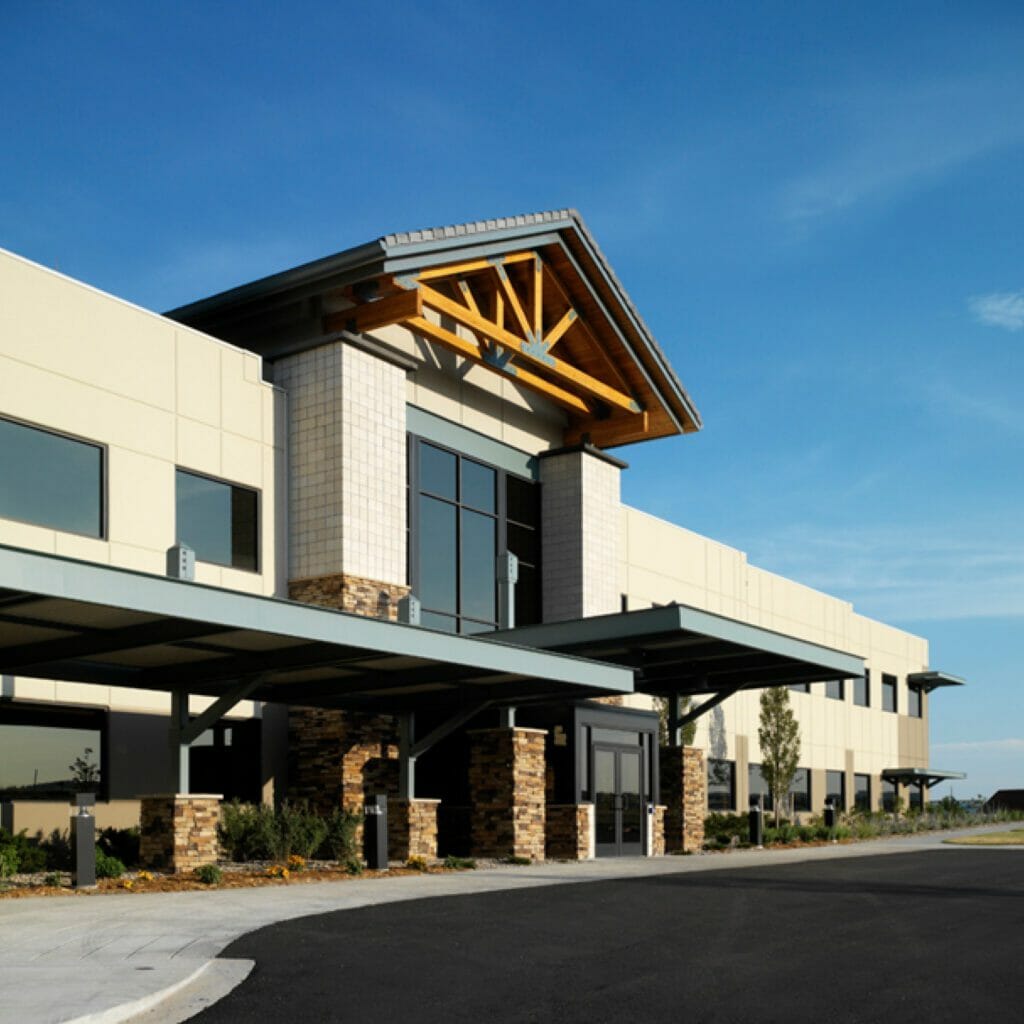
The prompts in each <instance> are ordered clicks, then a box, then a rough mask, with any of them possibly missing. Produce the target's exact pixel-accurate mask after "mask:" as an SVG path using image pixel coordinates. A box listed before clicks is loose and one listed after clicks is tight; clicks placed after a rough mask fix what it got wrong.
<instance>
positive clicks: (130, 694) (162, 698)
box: [110, 686, 171, 715]
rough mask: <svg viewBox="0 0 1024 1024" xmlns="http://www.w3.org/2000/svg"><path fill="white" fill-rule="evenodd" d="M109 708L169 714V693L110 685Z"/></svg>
mask: <svg viewBox="0 0 1024 1024" xmlns="http://www.w3.org/2000/svg"><path fill="white" fill-rule="evenodd" d="M110 709H111V711H137V712H142V713H144V714H156V715H169V714H170V713H171V695H170V694H169V693H161V692H159V691H158V690H139V689H136V688H135V687H129V686H111V687H110Z"/></svg>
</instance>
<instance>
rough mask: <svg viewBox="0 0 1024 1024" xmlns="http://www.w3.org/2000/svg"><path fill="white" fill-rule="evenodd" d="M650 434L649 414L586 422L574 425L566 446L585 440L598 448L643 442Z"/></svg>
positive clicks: (568, 435)
mask: <svg viewBox="0 0 1024 1024" xmlns="http://www.w3.org/2000/svg"><path fill="white" fill-rule="evenodd" d="M649 434H650V419H649V417H648V414H647V413H646V412H645V413H642V414H641V415H640V416H631V417H629V418H626V417H621V418H619V417H615V418H612V419H610V420H584V421H582V422H577V423H574V424H573V425H572V426H571V427H570V429H569V430H568V431H566V435H565V443H566V444H579V443H580V442H581V441H583V440H584V439H585V438H589V440H590V443H591V444H593V445H595V446H596V447H598V448H605V447H610V446H611V445H616V444H627V443H628V442H630V441H643V440H644V439H645V438H646V437H648V436H649Z"/></svg>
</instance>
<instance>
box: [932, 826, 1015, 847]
mask: <svg viewBox="0 0 1024 1024" xmlns="http://www.w3.org/2000/svg"><path fill="white" fill-rule="evenodd" d="M946 842H947V843H952V844H955V845H956V846H1024V828H1011V829H1010V830H1009V831H1008V832H988V833H986V834H985V835H981V836H961V837H960V838H959V839H947V840H946Z"/></svg>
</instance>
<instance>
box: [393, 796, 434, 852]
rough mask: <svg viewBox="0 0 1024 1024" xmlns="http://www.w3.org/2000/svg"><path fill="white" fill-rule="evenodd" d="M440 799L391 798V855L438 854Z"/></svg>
mask: <svg viewBox="0 0 1024 1024" xmlns="http://www.w3.org/2000/svg"><path fill="white" fill-rule="evenodd" d="M440 803H441V801H440V800H424V799H416V800H399V799H397V798H392V799H390V800H388V859H389V860H400V861H406V860H408V859H409V858H410V857H425V858H426V859H427V860H435V859H436V858H437V807H438V804H440Z"/></svg>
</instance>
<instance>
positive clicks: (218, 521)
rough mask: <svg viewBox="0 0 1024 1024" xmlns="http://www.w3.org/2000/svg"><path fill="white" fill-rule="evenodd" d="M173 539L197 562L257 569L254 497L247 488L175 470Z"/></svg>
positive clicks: (257, 548) (256, 503)
mask: <svg viewBox="0 0 1024 1024" xmlns="http://www.w3.org/2000/svg"><path fill="white" fill-rule="evenodd" d="M175 485H176V503H175V504H176V510H177V523H176V531H175V532H176V536H177V539H178V541H179V542H180V543H182V544H187V545H188V546H189V547H190V548H192V549H193V550H194V551H195V553H196V558H197V559H199V561H201V562H214V563H216V564H217V565H227V566H231V567H232V568H233V569H249V570H251V571H253V572H255V571H256V569H257V564H258V561H259V557H258V551H259V545H258V541H257V538H258V531H257V505H258V502H257V495H256V492H255V491H253V490H250V489H249V488H248V487H238V486H236V485H235V484H229V483H225V482H224V481H222V480H213V479H211V478H210V477H208V476H200V475H199V474H198V473H189V472H188V471H187V470H184V469H179V470H178V471H177V472H176V474H175Z"/></svg>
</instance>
